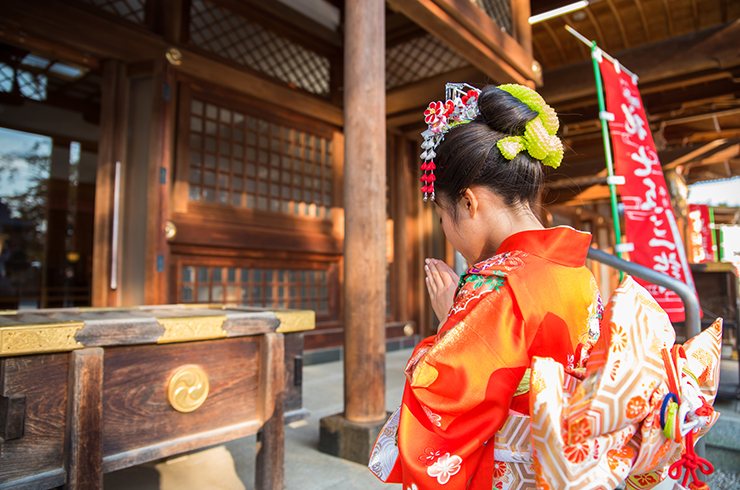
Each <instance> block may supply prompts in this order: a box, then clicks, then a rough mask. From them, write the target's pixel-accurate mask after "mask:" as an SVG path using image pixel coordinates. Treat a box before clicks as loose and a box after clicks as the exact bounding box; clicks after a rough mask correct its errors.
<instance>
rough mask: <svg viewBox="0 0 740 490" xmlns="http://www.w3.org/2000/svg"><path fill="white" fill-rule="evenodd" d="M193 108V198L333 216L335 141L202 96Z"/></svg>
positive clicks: (190, 127) (274, 210)
mask: <svg viewBox="0 0 740 490" xmlns="http://www.w3.org/2000/svg"><path fill="white" fill-rule="evenodd" d="M189 109H190V126H189V135H188V139H187V141H188V146H189V166H190V169H189V175H188V183H189V192H188V197H189V199H190V200H191V201H202V202H206V203H214V204H221V205H225V206H235V207H239V208H247V209H256V210H259V211H271V212H275V213H284V214H292V215H300V216H310V217H314V218H322V219H328V218H329V212H330V211H329V210H330V207H331V205H332V197H331V196H332V156H331V152H332V143H331V141H329V140H328V139H326V138H322V137H320V136H317V135H314V134H311V133H308V132H305V131H300V130H298V129H295V128H291V127H288V126H286V125H284V124H278V123H275V122H269V121H266V120H264V119H261V118H257V117H254V116H252V115H249V114H245V113H242V112H239V111H236V110H233V109H231V108H227V107H224V106H219V105H216V104H214V103H211V102H206V101H202V100H199V99H196V98H193V99H192V100H191V102H190V107H189Z"/></svg>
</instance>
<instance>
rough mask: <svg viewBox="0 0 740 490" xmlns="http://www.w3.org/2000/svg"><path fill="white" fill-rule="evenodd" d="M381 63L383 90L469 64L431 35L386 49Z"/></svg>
mask: <svg viewBox="0 0 740 490" xmlns="http://www.w3.org/2000/svg"><path fill="white" fill-rule="evenodd" d="M385 63H386V74H387V75H386V81H385V85H386V88H387V89H392V88H394V87H400V86H402V85H406V84H407V83H411V82H415V81H417V80H423V79H425V78H429V77H433V76H435V75H440V74H442V73H447V72H449V71H452V70H455V69H457V68H462V67H463V66H466V65H468V64H469V63H468V62H467V61H465V59H463V58H462V57H461V56H459V55H458V54H456V53H455V52H454V51H452V50H451V49H450V48H448V47H447V46H445V45H444V44H443V43H442V41H440V40H439V39H437V38H436V37H434V36H432V35H431V34H426V35H424V36H420V37H417V38H414V39H411V40H410V41H406V42H404V43H401V44H397V45H395V46H392V47H390V48H388V49H387V50H386V53H385Z"/></svg>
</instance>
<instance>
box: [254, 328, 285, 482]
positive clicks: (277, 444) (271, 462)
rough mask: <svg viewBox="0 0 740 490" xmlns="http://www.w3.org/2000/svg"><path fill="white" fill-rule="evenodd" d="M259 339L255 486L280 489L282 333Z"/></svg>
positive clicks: (282, 465) (282, 472)
mask: <svg viewBox="0 0 740 490" xmlns="http://www.w3.org/2000/svg"><path fill="white" fill-rule="evenodd" d="M262 342H263V344H262V354H261V358H262V370H261V374H260V377H261V378H262V379H261V380H260V401H261V412H262V414H261V415H262V422H263V425H262V430H261V431H260V434H259V436H258V442H257V467H256V471H255V489H256V490H283V488H284V487H285V427H284V425H283V421H284V420H283V419H284V411H283V389H284V385H285V382H284V378H283V376H284V369H285V363H284V345H283V334H281V333H270V334H265V335H264V336H263V340H262Z"/></svg>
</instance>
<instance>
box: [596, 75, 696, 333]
mask: <svg viewBox="0 0 740 490" xmlns="http://www.w3.org/2000/svg"><path fill="white" fill-rule="evenodd" d="M599 65H600V69H601V75H602V77H603V79H604V92H605V95H606V107H607V111H608V112H609V113H611V114H612V115H613V116H614V117H613V120H610V121H609V129H610V131H611V136H612V142H613V149H614V166H615V172H616V174H617V175H619V176H623V177H624V178H625V183H624V184H623V185H621V186H620V187H619V192H620V194H621V196H622V203H623V204H624V213H625V235H626V240H625V241H626V242H627V244H629V243H631V244H632V246H633V247H634V248H632V249H631V251H630V252H629V254H630V260H631V261H632V262H634V263H636V264H640V265H643V266H645V267H648V268H650V269H653V270H655V271H657V272H661V273H664V274H668V275H670V276H672V277H675V278H676V279H678V280H680V281H682V282H684V283H686V284H687V285H688V286H689V287H691V288H692V289H694V290H695V287H694V281H693V278H692V276H691V271H690V270H689V264H688V260H687V259H686V250H685V249H684V246H683V241H682V239H681V235H680V234H679V232H678V226H677V225H676V218H675V216H674V215H673V208H672V207H671V199H670V196H669V195H668V188H667V187H666V183H665V176H664V175H663V169H662V168H661V166H660V162H659V161H658V154H657V152H656V151H655V143H654V142H653V135H652V134H651V133H650V126H649V125H648V120H647V117H646V115H645V109H644V108H643V105H642V99H641V98H640V92H639V91H638V89H637V80H633V79H632V77H630V76H628V75H627V74H626V73H625V72H623V71H622V70H620V69H619V66H618V65H614V64H613V63H610V62H607V61H601V62H600V63H599ZM609 118H610V119H611V117H609ZM635 280H636V281H637V282H638V283H640V284H642V285H643V286H644V287H645V288H646V289H647V290H648V291H649V292H650V294H652V295H653V297H654V298H655V299H656V300H657V301H658V303H659V304H660V306H662V307H663V309H664V310H665V311H666V312H667V313H668V315H669V317H670V319H671V321H672V322H680V321H683V320H684V306H683V302H682V301H681V298H680V297H679V296H678V295H677V294H676V293H674V292H673V291H671V290H670V289H666V288H664V287H662V286H656V285H654V284H650V283H648V282H646V281H643V280H641V279H637V278H635Z"/></svg>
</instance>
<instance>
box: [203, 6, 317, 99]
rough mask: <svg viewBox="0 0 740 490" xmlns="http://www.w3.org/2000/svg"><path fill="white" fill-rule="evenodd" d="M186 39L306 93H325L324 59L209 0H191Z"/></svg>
mask: <svg viewBox="0 0 740 490" xmlns="http://www.w3.org/2000/svg"><path fill="white" fill-rule="evenodd" d="M189 40H190V43H191V44H193V45H194V46H197V47H199V48H201V49H203V50H206V51H208V52H211V53H214V54H216V55H219V56H222V57H224V58H227V59H229V60H231V61H233V62H236V63H239V64H241V65H244V66H247V67H249V68H251V69H253V70H256V71H259V72H261V73H264V74H266V75H269V76H271V77H274V78H277V79H279V80H282V81H283V82H286V83H288V84H293V85H295V86H297V87H300V88H302V89H304V90H307V91H308V92H312V93H314V94H318V95H324V96H327V95H328V94H329V60H328V59H327V58H325V57H323V56H320V55H318V54H317V53H314V52H313V51H310V50H308V49H306V48H304V47H303V46H300V45H298V44H296V43H293V42H291V41H289V40H288V39H285V38H284V37H281V36H279V35H277V34H275V33H273V32H271V31H268V30H267V29H264V28H262V27H261V26H259V25H257V24H254V23H253V22H250V21H249V20H247V19H246V18H244V17H242V16H240V15H238V14H236V13H234V12H231V11H229V10H227V9H225V8H223V7H221V6H219V5H217V4H215V3H213V2H209V1H207V0H193V1H192V3H191V7H190V37H189ZM265 95H266V96H267V94H265Z"/></svg>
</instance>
